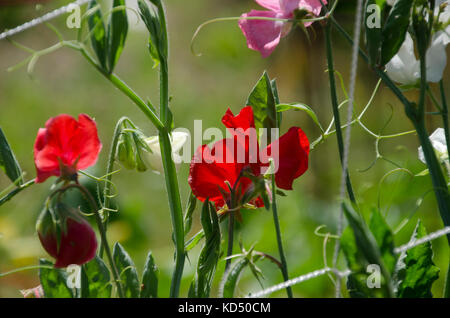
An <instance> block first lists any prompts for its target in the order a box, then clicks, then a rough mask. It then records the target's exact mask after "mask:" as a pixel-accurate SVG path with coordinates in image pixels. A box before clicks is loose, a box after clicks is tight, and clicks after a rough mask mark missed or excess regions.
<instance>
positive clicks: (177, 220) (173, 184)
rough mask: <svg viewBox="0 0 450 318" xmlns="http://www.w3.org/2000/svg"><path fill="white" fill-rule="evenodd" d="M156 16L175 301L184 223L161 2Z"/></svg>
mask: <svg viewBox="0 0 450 318" xmlns="http://www.w3.org/2000/svg"><path fill="white" fill-rule="evenodd" d="M157 6H158V15H159V18H160V25H161V29H162V40H163V48H162V52H160V55H161V61H160V109H161V110H160V112H161V113H160V117H161V121H162V123H163V125H164V128H163V129H159V141H160V146H161V157H162V161H163V167H164V175H165V179H166V188H167V194H168V197H169V205H170V212H171V216H172V227H173V232H174V238H175V249H176V251H175V270H174V272H173V275H172V283H171V286H170V297H178V295H179V293H180V284H181V279H182V276H183V269H184V261H185V257H186V253H185V250H184V222H183V208H182V206H181V197H180V189H179V186H178V178H177V171H176V168H175V163H174V162H173V158H172V144H171V142H170V132H171V126H172V118H171V117H172V116H170V109H169V66H168V56H169V42H168V34H167V23H166V15H165V11H164V8H163V5H162V2H161V1H158V2H157Z"/></svg>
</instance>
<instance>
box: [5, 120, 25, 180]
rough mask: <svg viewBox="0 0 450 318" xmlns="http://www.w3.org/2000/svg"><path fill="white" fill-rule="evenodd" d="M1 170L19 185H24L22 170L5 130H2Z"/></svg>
mask: <svg viewBox="0 0 450 318" xmlns="http://www.w3.org/2000/svg"><path fill="white" fill-rule="evenodd" d="M0 168H1V169H2V170H3V171H5V173H6V175H7V176H8V178H9V179H10V180H11V181H12V182H14V183H17V184H19V185H22V184H23V179H22V169H20V166H19V162H17V159H16V156H15V155H14V152H13V151H12V149H11V147H10V146H9V143H8V140H7V139H6V136H5V134H4V133H3V130H2V129H1V128H0Z"/></svg>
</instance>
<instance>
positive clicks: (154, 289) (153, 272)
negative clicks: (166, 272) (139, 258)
mask: <svg viewBox="0 0 450 318" xmlns="http://www.w3.org/2000/svg"><path fill="white" fill-rule="evenodd" d="M158 276H159V271H158V267H157V266H156V264H155V260H154V259H153V255H152V252H149V253H148V255H147V260H146V261H145V267H144V273H143V274H142V289H141V298H157V297H158Z"/></svg>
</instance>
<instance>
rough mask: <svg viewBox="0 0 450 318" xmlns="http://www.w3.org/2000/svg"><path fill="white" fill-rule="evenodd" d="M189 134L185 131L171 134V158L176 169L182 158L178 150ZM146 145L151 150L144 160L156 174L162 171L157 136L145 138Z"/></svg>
mask: <svg viewBox="0 0 450 318" xmlns="http://www.w3.org/2000/svg"><path fill="white" fill-rule="evenodd" d="M188 137H189V134H188V133H186V132H180V131H174V132H173V133H172V135H171V144H172V159H173V161H174V163H175V167H176V169H177V171H178V169H179V167H180V165H181V162H182V158H181V156H180V150H181V149H182V148H183V146H184V145H185V143H186V142H187V140H188ZM145 141H146V143H147V145H148V147H149V148H150V150H151V151H152V152H151V153H150V152H147V153H146V162H147V163H148V165H149V166H150V168H151V169H152V170H153V171H154V172H155V173H157V174H161V173H164V167H163V162H162V158H161V148H160V144H159V137H158V136H153V137H148V138H147V139H145Z"/></svg>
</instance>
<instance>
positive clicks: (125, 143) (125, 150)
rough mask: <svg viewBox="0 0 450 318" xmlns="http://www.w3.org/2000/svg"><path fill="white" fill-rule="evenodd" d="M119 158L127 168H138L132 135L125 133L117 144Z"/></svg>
mask: <svg viewBox="0 0 450 318" xmlns="http://www.w3.org/2000/svg"><path fill="white" fill-rule="evenodd" d="M117 160H119V162H120V163H121V164H122V165H123V166H124V167H125V168H126V169H130V170H133V169H134V168H136V160H135V156H134V147H133V141H132V138H131V136H130V135H129V134H128V133H123V134H122V136H121V137H120V141H119V144H118V145H117Z"/></svg>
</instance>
